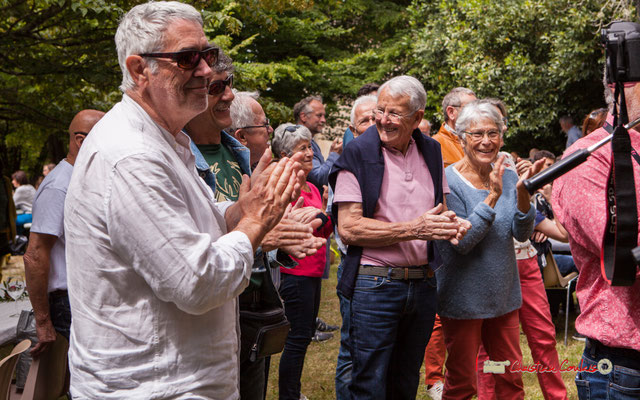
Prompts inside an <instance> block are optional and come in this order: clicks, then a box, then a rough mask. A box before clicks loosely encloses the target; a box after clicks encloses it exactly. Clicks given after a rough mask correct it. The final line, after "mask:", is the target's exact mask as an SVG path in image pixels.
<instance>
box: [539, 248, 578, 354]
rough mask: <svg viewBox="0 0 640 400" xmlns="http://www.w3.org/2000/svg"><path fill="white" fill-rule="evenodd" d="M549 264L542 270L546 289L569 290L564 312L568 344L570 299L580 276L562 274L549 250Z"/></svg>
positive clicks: (575, 273)
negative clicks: (573, 287)
mask: <svg viewBox="0 0 640 400" xmlns="http://www.w3.org/2000/svg"><path fill="white" fill-rule="evenodd" d="M545 258H546V260H547V265H546V266H545V267H544V268H543V270H542V280H543V281H544V288H545V289H551V290H553V289H559V290H566V291H567V300H566V302H565V307H566V310H565V313H564V345H565V346H566V345H567V331H568V329H569V299H570V297H571V283H573V282H574V281H575V280H576V279H577V278H578V273H577V272H571V273H569V275H567V276H562V274H561V273H560V270H559V269H558V264H556V260H555V259H554V258H553V254H552V253H551V252H550V251H549V252H547V254H546V255H545Z"/></svg>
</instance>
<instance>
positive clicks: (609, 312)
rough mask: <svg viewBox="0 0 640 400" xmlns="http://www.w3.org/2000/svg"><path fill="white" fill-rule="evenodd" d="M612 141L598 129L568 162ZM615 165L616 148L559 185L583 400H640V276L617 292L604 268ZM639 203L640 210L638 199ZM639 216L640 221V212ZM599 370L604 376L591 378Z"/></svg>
mask: <svg viewBox="0 0 640 400" xmlns="http://www.w3.org/2000/svg"><path fill="white" fill-rule="evenodd" d="M638 83H639V82H633V83H625V89H624V92H625V97H626V103H627V112H628V115H629V120H630V121H633V120H635V119H636V118H638V117H640V84H638ZM607 122H608V124H605V126H608V127H610V124H612V123H613V116H612V115H610V114H609V115H608V116H607ZM607 135H609V132H607V130H606V129H605V128H604V127H602V128H600V129H597V130H595V131H593V132H592V133H591V134H589V135H588V136H585V137H583V138H581V139H578V141H576V142H575V143H574V144H573V145H572V146H570V147H569V148H568V149H567V150H566V151H565V155H564V156H567V155H569V154H571V153H573V152H575V151H576V150H578V149H583V148H587V147H589V146H591V145H592V144H594V143H596V142H598V141H600V140H602V139H603V138H604V137H606V136H607ZM629 136H630V138H631V146H632V147H633V149H635V150H636V151H637V150H638V149H640V132H638V131H637V130H635V129H631V130H629ZM611 161H612V156H611V143H608V144H606V145H604V146H602V147H600V148H599V149H598V150H596V151H594V152H593V153H592V154H591V156H590V157H589V158H588V159H587V161H586V162H584V163H583V164H581V165H580V166H578V167H576V168H574V169H573V170H571V171H569V172H568V173H566V174H565V175H563V176H561V177H560V178H558V179H557V180H556V181H554V184H553V194H552V204H553V210H554V212H555V215H556V218H557V219H558V220H560V222H561V223H562V225H563V226H564V227H565V228H566V230H567V232H569V245H570V246H571V253H572V255H573V258H574V260H575V263H576V266H577V268H578V270H579V271H580V275H579V277H578V284H577V288H576V294H577V296H578V302H579V303H580V308H581V311H582V312H581V314H580V315H579V316H578V318H577V319H576V325H575V326H576V330H577V331H578V332H579V333H581V334H582V335H584V336H586V338H587V339H586V343H585V350H584V353H583V355H582V361H581V367H582V370H581V371H580V372H578V374H577V375H576V386H577V387H578V397H579V398H580V399H587V398H591V399H605V398H606V399H614V398H615V399H618V398H620V399H621V398H637V396H638V394H640V378H639V377H640V329H638V326H640V271H638V270H637V269H636V280H635V283H634V284H633V285H632V286H611V285H609V284H608V283H607V281H606V280H605V279H604V277H603V276H602V273H601V267H600V252H601V250H602V246H603V237H604V231H605V226H606V220H607V217H608V213H607V196H606V191H607V180H608V177H609V172H610V170H611ZM631 163H632V164H633V176H634V178H633V179H634V183H635V187H636V197H637V188H640V159H638V158H637V157H634V159H633V160H632V161H631ZM636 203H637V204H636V206H638V205H640V202H638V201H637V199H636ZM637 212H638V215H640V207H638V210H637ZM605 360H606V361H605ZM597 366H600V367H599V368H598V370H599V371H596V372H590V371H593V370H595V369H596V367H597ZM610 368H612V369H610ZM600 371H601V372H600ZM603 372H604V373H603Z"/></svg>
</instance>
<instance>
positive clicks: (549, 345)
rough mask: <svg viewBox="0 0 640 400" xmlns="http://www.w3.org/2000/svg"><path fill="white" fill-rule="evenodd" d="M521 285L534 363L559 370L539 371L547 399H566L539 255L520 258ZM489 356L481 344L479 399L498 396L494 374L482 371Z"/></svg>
mask: <svg viewBox="0 0 640 400" xmlns="http://www.w3.org/2000/svg"><path fill="white" fill-rule="evenodd" d="M518 271H519V273H520V287H521V289H522V307H521V308H520V323H521V324H522V330H523V331H524V334H525V335H527V343H529V348H530V349H531V356H532V358H533V363H534V364H537V365H540V366H542V367H546V368H545V369H547V370H549V369H554V370H555V371H557V372H540V373H538V374H537V375H538V383H539V384H540V389H542V394H543V396H544V398H545V400H565V399H566V398H567V388H566V387H565V385H564V381H563V380H562V375H561V374H560V363H559V362H558V352H557V351H556V328H555V326H554V325H553V322H552V321H551V313H550V311H549V301H548V300H547V294H546V292H545V290H544V283H543V282H542V276H541V275H540V269H539V268H538V261H537V258H536V257H531V258H527V259H525V260H518ZM487 359H489V356H488V355H487V353H486V352H485V351H484V349H483V348H480V353H479V354H478V400H495V399H496V398H497V397H496V393H495V391H494V383H495V382H494V377H495V375H493V374H484V373H482V366H483V363H484V361H485V360H487Z"/></svg>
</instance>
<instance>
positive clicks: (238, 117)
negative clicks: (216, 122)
mask: <svg viewBox="0 0 640 400" xmlns="http://www.w3.org/2000/svg"><path fill="white" fill-rule="evenodd" d="M259 96H260V95H259V94H258V92H236V93H235V99H234V100H233V102H232V103H231V108H230V109H229V112H230V113H231V127H230V128H229V132H231V134H232V135H233V136H234V137H235V138H236V139H237V140H238V141H239V142H240V143H241V144H242V145H243V146H245V147H246V148H248V149H249V152H250V153H251V154H250V157H249V163H250V165H251V166H252V167H253V166H255V165H256V164H257V163H258V161H259V160H260V156H261V155H262V154H264V151H265V150H266V149H267V148H268V147H269V139H270V137H271V135H272V134H273V128H272V127H271V124H270V123H269V118H267V115H266V114H265V112H264V110H263V109H262V106H261V105H260V103H258V97H259Z"/></svg>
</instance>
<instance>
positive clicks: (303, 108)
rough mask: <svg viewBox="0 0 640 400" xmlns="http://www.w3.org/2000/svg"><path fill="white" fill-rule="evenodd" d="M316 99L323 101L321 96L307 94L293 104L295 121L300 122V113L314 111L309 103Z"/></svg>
mask: <svg viewBox="0 0 640 400" xmlns="http://www.w3.org/2000/svg"><path fill="white" fill-rule="evenodd" d="M314 100H316V101H319V102H320V103H322V97H320V96H307V97H305V98H304V99H302V100H300V101H299V102H297V103H296V104H295V105H294V106H293V119H294V121H296V122H300V114H308V113H310V112H312V111H313V109H312V108H311V106H310V105H309V104H310V103H311V102H312V101H314Z"/></svg>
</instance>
